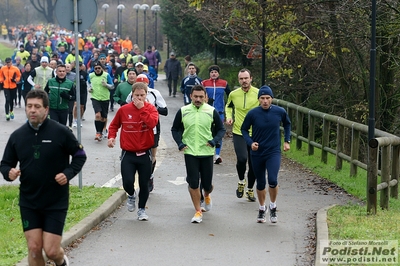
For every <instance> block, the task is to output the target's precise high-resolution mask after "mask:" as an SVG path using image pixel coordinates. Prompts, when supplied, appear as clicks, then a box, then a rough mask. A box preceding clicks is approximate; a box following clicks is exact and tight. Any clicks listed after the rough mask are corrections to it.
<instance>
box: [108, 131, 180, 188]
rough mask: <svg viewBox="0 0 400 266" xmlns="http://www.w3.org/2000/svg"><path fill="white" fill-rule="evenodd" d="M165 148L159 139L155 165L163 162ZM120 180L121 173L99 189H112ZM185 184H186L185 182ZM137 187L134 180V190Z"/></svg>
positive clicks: (162, 141) (136, 181)
mask: <svg viewBox="0 0 400 266" xmlns="http://www.w3.org/2000/svg"><path fill="white" fill-rule="evenodd" d="M166 147H167V145H166V144H165V141H164V139H163V138H161V137H160V142H159V143H158V149H157V164H158V165H160V164H161V163H162V161H163V160H164V157H165V155H164V154H163V152H160V151H162V150H163V149H165V148H166ZM157 168H158V167H157V165H156V167H155V168H154V172H155V171H157ZM121 179H122V176H121V173H119V174H118V175H116V176H114V177H113V178H111V179H110V180H108V181H107V182H106V183H105V184H104V185H102V186H101V187H113V186H114V185H115V183H117V182H118V181H120V180H121ZM185 183H186V182H185ZM137 187H139V184H138V179H137V178H135V188H137Z"/></svg>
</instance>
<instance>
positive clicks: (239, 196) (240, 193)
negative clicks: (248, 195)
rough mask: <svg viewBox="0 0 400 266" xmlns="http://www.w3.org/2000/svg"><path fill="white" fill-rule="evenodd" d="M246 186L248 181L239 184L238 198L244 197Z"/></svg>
mask: <svg viewBox="0 0 400 266" xmlns="http://www.w3.org/2000/svg"><path fill="white" fill-rule="evenodd" d="M242 182H243V183H242ZM245 185H246V180H243V181H241V182H238V188H237V189H236V196H237V197H238V198H242V197H243V193H244V186H245Z"/></svg>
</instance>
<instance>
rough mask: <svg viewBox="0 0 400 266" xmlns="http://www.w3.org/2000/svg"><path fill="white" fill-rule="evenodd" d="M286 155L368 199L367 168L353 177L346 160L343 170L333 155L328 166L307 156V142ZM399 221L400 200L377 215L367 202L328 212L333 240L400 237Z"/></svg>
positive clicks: (394, 238) (359, 170)
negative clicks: (371, 212) (372, 212)
mask: <svg viewBox="0 0 400 266" xmlns="http://www.w3.org/2000/svg"><path fill="white" fill-rule="evenodd" d="M285 154H286V156H287V157H289V158H291V159H293V160H295V161H297V162H299V163H301V164H303V165H304V166H305V167H307V168H309V169H310V170H311V171H313V172H314V173H316V174H318V175H319V176H321V177H323V178H325V179H327V180H330V181H332V182H333V183H335V184H337V185H338V186H340V187H342V188H344V189H345V190H346V191H347V192H349V193H350V194H352V195H354V196H356V197H357V198H359V199H360V200H362V201H363V202H365V200H366V192H367V188H366V187H367V184H366V182H367V173H366V171H365V170H362V169H358V175H357V176H356V177H350V176H349V173H350V165H349V164H348V163H345V162H344V163H343V170H341V171H335V157H334V156H333V155H330V156H329V157H328V164H326V165H325V164H323V163H321V161H320V159H319V158H318V159H316V156H308V155H307V145H306V143H303V147H302V149H301V150H296V149H291V150H290V152H288V153H285ZM378 195H379V194H378ZM378 202H379V199H378ZM399 221H400V200H396V199H390V203H389V210H380V209H379V207H378V210H377V214H376V215H367V207H366V204H354V203H353V204H351V203H349V204H347V205H345V206H336V207H334V208H331V209H330V210H329V211H328V227H329V239H338V240H342V239H343V240H400V226H399ZM317 252H318V251H317Z"/></svg>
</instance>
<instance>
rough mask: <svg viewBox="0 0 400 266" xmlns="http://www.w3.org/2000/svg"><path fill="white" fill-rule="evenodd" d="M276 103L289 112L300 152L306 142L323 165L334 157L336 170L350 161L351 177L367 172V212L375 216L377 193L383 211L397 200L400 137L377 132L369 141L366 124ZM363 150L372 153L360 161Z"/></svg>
mask: <svg viewBox="0 0 400 266" xmlns="http://www.w3.org/2000/svg"><path fill="white" fill-rule="evenodd" d="M273 103H274V104H276V105H279V106H282V107H283V108H285V109H286V111H287V112H288V114H289V117H290V119H291V121H292V136H293V137H294V138H295V139H296V141H295V142H296V148H297V149H301V147H302V143H303V142H305V143H308V155H314V152H315V151H314V148H318V149H319V150H320V152H321V154H320V157H321V162H323V163H327V161H328V153H331V154H333V155H335V157H336V159H335V160H336V162H335V168H336V170H341V169H342V163H343V160H345V161H347V162H349V163H350V173H349V176H350V177H352V176H355V175H356V174H357V169H358V168H362V169H364V170H367V184H366V190H367V213H369V214H375V213H376V206H377V205H376V202H377V192H378V191H380V193H381V194H380V206H381V208H384V209H387V208H388V207H389V195H390V196H391V197H394V198H397V197H398V179H399V163H400V162H399V156H400V153H399V152H400V138H399V137H397V136H395V135H393V134H390V133H387V132H385V131H382V130H379V129H375V138H374V139H372V140H370V141H369V142H368V141H366V140H367V137H368V126H367V125H364V124H360V123H356V122H353V121H350V120H347V119H345V118H342V117H339V116H335V115H330V114H325V113H322V112H318V111H315V110H311V109H308V108H306V107H302V106H299V105H296V104H293V103H290V102H286V101H284V100H279V99H274V100H273ZM346 133H347V135H346ZM316 136H319V137H316ZM346 136H350V137H348V138H350V139H348V141H347V143H351V147H350V151H349V152H346V151H345V150H346V149H344V144H345V138H346ZM360 151H365V152H368V153H369V154H368V156H367V159H366V160H364V161H361V160H359V157H360V156H359V155H360ZM379 154H380V155H381V156H380V160H379V156H378V155H379ZM378 175H380V176H381V181H382V183H380V184H378V183H377V181H378ZM389 190H390V192H389Z"/></svg>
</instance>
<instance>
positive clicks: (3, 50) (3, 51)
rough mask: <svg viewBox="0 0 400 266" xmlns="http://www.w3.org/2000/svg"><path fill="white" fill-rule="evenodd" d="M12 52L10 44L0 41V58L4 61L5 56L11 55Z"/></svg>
mask: <svg viewBox="0 0 400 266" xmlns="http://www.w3.org/2000/svg"><path fill="white" fill-rule="evenodd" d="M13 53H14V49H13V47H12V45H9V44H5V43H1V42H0V59H1V61H2V62H3V63H4V60H5V59H6V57H11V55H12V54H13Z"/></svg>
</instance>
